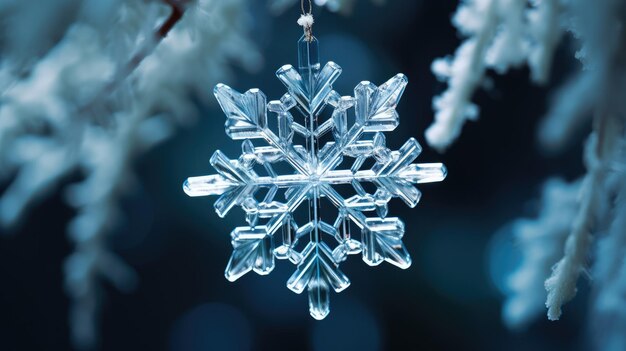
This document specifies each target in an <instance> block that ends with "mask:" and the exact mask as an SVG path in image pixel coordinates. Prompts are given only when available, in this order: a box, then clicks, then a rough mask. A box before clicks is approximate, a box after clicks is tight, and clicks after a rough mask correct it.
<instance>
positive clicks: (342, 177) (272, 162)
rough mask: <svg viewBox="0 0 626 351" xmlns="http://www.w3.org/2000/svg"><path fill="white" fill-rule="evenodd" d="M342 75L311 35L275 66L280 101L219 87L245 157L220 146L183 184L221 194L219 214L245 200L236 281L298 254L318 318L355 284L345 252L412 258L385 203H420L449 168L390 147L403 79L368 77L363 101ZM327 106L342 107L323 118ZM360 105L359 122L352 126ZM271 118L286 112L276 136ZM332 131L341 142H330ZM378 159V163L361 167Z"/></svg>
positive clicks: (297, 284)
mask: <svg viewBox="0 0 626 351" xmlns="http://www.w3.org/2000/svg"><path fill="white" fill-rule="evenodd" d="M340 74H341V68H340V67H339V66H338V65H337V64H335V63H334V62H328V63H326V65H324V67H321V65H320V63H319V43H318V41H317V39H315V38H313V40H312V41H307V40H306V38H304V37H303V38H301V39H300V40H299V41H298V69H297V70H296V69H295V68H294V67H292V66H290V65H286V66H283V67H281V68H280V69H279V70H278V71H277V72H276V76H277V77H278V79H279V80H280V81H281V82H282V83H283V84H284V85H285V87H286V88H287V93H286V94H284V95H283V96H282V97H281V98H280V99H279V100H274V101H270V102H267V99H266V97H265V95H264V94H263V93H262V92H261V91H260V90H258V89H251V90H248V91H247V92H245V93H243V94H242V93H239V92H237V91H235V90H233V89H232V88H230V87H228V86H226V85H224V84H218V85H217V86H216V87H215V97H216V98H217V100H218V102H219V104H220V106H221V107H222V110H223V111H224V113H225V114H226V124H225V128H226V134H227V135H228V136H230V137H231V138H232V139H233V140H243V142H242V146H241V148H242V152H241V155H240V156H239V158H237V159H229V158H228V157H227V156H226V155H224V154H223V153H222V152H221V151H219V150H218V151H216V152H215V153H214V154H213V157H211V165H212V166H213V168H215V170H216V171H217V173H218V174H215V175H208V176H200V177H190V178H188V179H187V180H186V181H185V183H184V185H183V189H184V191H185V192H186V193H187V194H188V195H189V196H207V195H220V197H219V198H218V200H217V201H216V202H215V205H214V206H215V210H216V212H217V214H218V215H219V216H220V217H223V216H225V215H226V214H227V213H228V212H229V211H230V210H231V209H232V208H233V207H235V206H238V207H241V208H242V209H243V211H244V212H245V214H246V221H247V223H248V225H246V226H242V227H237V228H235V230H233V232H232V233H231V237H232V245H233V254H232V256H231V258H230V261H229V262H228V266H227V267H226V272H225V275H226V278H227V279H228V280H230V281H234V280H236V279H238V278H239V277H241V276H242V275H244V274H246V273H247V272H249V271H251V270H253V271H255V272H257V273H258V274H268V273H270V272H271V271H272V269H273V268H274V259H283V260H289V261H291V262H292V263H294V264H296V265H297V269H296V271H295V272H294V273H293V275H292V276H291V278H289V281H288V282H287V287H289V289H291V290H293V291H294V292H296V293H302V292H303V291H304V290H305V289H306V290H307V291H308V296H309V311H310V314H311V316H313V317H314V318H315V319H323V318H324V317H326V315H328V313H329V312H330V300H329V299H330V290H331V289H332V290H334V291H336V292H339V291H342V290H344V289H345V288H347V287H348V286H349V285H350V280H349V279H348V277H347V276H346V275H345V274H344V273H343V272H341V270H340V269H339V264H340V263H341V262H342V261H344V260H345V259H346V258H347V256H349V255H356V254H361V255H362V258H363V261H365V263H367V264H369V265H378V264H380V263H382V262H383V261H387V262H389V263H391V264H393V265H396V266H398V267H400V268H403V269H404V268H408V267H409V266H410V265H411V258H410V256H409V253H408V252H407V250H406V248H405V247H404V244H403V243H402V237H403V235H404V223H403V222H402V221H401V220H400V219H399V218H395V217H387V214H388V207H387V204H388V202H389V201H390V200H391V199H392V198H400V199H401V200H403V201H404V202H405V203H406V204H407V205H408V206H410V207H414V206H415V205H416V204H417V203H418V202H419V200H420V196H421V194H420V192H419V191H418V190H417V189H416V188H415V186H414V184H418V183H429V182H438V181H442V180H443V179H444V178H445V177H446V169H445V167H444V166H443V164H441V163H427V164H419V163H412V162H413V161H414V160H415V159H416V158H417V156H418V155H419V154H420V152H421V147H420V145H419V143H418V142H417V141H416V140H415V139H413V138H411V139H409V140H408V141H407V142H405V144H404V145H403V146H402V147H401V148H400V149H399V150H397V151H393V150H390V149H389V148H387V147H386V141H385V135H384V134H383V132H389V131H393V130H394V129H395V128H396V127H397V126H398V124H399V116H398V113H397V112H396V106H397V105H398V102H399V100H400V97H401V96H402V93H403V92H404V88H405V86H406V84H407V78H406V77H405V76H404V75H403V74H398V75H396V76H394V77H392V78H391V79H389V80H388V81H387V82H385V83H383V84H382V85H380V86H376V85H374V84H373V83H370V82H367V81H365V82H361V83H360V84H359V85H357V87H356V88H355V89H354V96H341V95H339V94H338V93H337V92H336V91H334V90H333V88H332V84H333V82H334V81H335V80H336V79H337V78H338V77H339V75H340ZM294 108H295V109H294ZM325 108H329V109H332V114H331V115H330V117H329V118H327V120H321V119H322V115H321V112H322V111H323V110H324V109H325ZM351 111H354V116H355V117H354V123H352V125H349V123H348V121H349V118H348V114H349V113H351ZM294 112H295V116H294ZM268 118H276V123H272V125H276V126H277V127H276V131H273V130H271V129H270V128H269V124H268ZM328 133H331V135H332V139H333V140H332V141H327V142H323V141H322V140H325V139H322V138H323V137H324V136H325V135H326V134H328ZM253 140H255V143H256V144H257V145H255V143H253ZM298 140H299V141H298ZM321 144H323V145H321ZM344 158H348V159H349V160H350V159H351V160H353V161H352V162H351V166H350V168H349V169H337V167H338V166H339V165H340V164H342V162H343V161H344ZM368 159H373V160H374V161H375V163H374V165H373V166H372V167H371V168H369V169H363V165H364V164H365V162H366V161H367V160H368ZM278 164H286V165H288V169H289V171H287V172H282V174H279V173H278V172H276V171H275V169H274V168H275V166H277V165H278ZM284 168H285V167H283V169H284ZM365 183H371V184H373V185H374V186H375V188H376V190H375V191H374V193H368V192H367V191H366V190H365V187H364V186H363V184H365ZM341 185H347V186H349V189H352V195H349V196H344V195H343V193H340V192H339V190H338V189H337V187H338V186H341ZM344 189H345V188H344ZM278 194H281V195H280V196H279V195H278ZM322 201H324V202H330V203H331V204H332V205H333V206H334V207H335V208H336V216H334V217H333V218H322V215H321V211H320V208H321V207H322ZM298 210H301V211H302V210H303V211H304V217H305V218H306V220H305V221H304V223H298V221H297V220H296V218H300V221H301V222H302V220H301V217H302V216H301V217H298V216H297V215H296V214H297V211H298ZM326 212H327V211H326ZM326 212H325V213H326ZM365 213H372V214H375V215H374V216H371V215H370V216H366V215H365ZM353 231H354V232H355V233H357V236H356V237H354V236H353V235H352V233H353ZM358 234H360V235H358ZM299 244H300V245H299Z"/></svg>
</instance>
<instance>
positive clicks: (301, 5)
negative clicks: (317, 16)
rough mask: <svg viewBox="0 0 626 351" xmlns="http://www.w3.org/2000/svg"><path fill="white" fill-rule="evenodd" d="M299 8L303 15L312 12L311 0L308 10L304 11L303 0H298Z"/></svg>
mask: <svg viewBox="0 0 626 351" xmlns="http://www.w3.org/2000/svg"><path fill="white" fill-rule="evenodd" d="M300 9H301V10H302V14H303V15H306V14H309V15H310V14H311V13H312V12H313V5H312V4H311V0H309V12H305V11H304V0H301V1H300Z"/></svg>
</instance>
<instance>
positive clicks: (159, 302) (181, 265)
mask: <svg viewBox="0 0 626 351" xmlns="http://www.w3.org/2000/svg"><path fill="white" fill-rule="evenodd" d="M457 5H458V2H457V1H398V0H396V1H393V0H389V1H387V2H386V3H385V4H382V5H378V4H373V3H371V2H369V1H359V2H357V4H356V6H355V7H354V9H353V11H352V13H351V14H349V15H347V16H346V15H341V14H337V13H332V12H329V11H326V10H323V9H321V8H315V11H314V15H315V21H316V24H315V26H314V32H315V35H316V37H317V38H318V39H319V41H320V50H321V60H322V62H325V61H330V60H332V61H334V62H336V63H338V64H339V65H340V66H341V67H342V68H343V74H342V75H341V77H340V78H339V79H338V81H337V83H336V84H335V85H334V88H335V89H336V90H337V91H339V92H340V93H342V94H349V93H350V92H351V91H352V89H353V87H354V86H355V85H356V84H357V83H358V82H360V81H362V80H369V81H372V82H374V83H375V84H381V83H382V82H384V81H386V80H387V79H388V78H390V77H392V76H393V75H395V74H396V73H399V72H402V73H404V74H405V75H407V76H408V78H409V85H408V86H407V89H406V91H405V93H404V96H403V98H402V100H401V103H400V105H399V107H398V112H399V113H400V120H401V125H400V127H399V128H398V129H396V130H395V131H394V132H393V133H388V134H387V144H388V146H389V147H390V148H392V149H397V148H398V147H400V146H401V145H402V144H403V143H404V141H405V140H406V139H408V138H410V137H415V138H416V139H417V140H418V141H419V142H420V143H421V144H422V145H423V146H424V152H423V153H422V155H421V156H420V158H419V160H418V161H419V162H443V163H445V165H446V166H447V168H448V171H449V174H448V177H447V179H446V180H445V181H444V182H442V183H434V184H426V185H423V186H421V187H420V190H421V191H422V193H423V197H422V202H421V203H420V204H418V206H417V207H416V208H414V209H409V208H407V207H406V206H405V204H404V203H402V202H401V201H399V200H397V199H396V200H393V201H392V202H391V203H390V209H389V210H390V214H392V215H394V216H398V217H400V218H402V219H403V220H404V222H405V225H406V234H405V237H404V242H405V244H406V246H407V249H408V250H409V252H410V253H411V255H412V258H413V265H412V266H411V267H410V268H409V269H407V270H400V269H397V268H395V267H393V266H391V265H389V264H382V265H380V266H377V267H369V266H367V265H365V264H364V263H363V262H362V261H361V260H360V259H359V257H350V258H349V259H348V260H347V261H346V262H345V263H344V264H343V265H342V270H343V271H344V272H345V273H346V274H347V275H348V276H349V277H350V279H351V281H352V284H351V286H350V287H349V288H348V289H347V290H345V291H344V292H342V293H340V294H333V296H331V313H330V315H329V316H328V317H327V318H326V319H325V320H323V321H315V320H313V319H312V318H311V317H310V316H309V314H308V311H307V310H308V309H307V297H306V294H303V295H296V294H294V293H293V292H291V291H290V290H289V289H287V288H286V286H285V282H286V281H287V279H288V278H289V276H290V275H291V273H292V271H293V269H294V267H293V265H291V264H289V263H287V262H284V261H277V266H276V269H275V270H274V271H273V272H272V274H271V275H269V276H259V275H256V274H248V275H246V276H244V277H242V278H241V279H239V280H238V281H237V282H235V283H229V282H228V281H227V280H226V279H225V278H224V275H223V271H224V268H225V266H226V263H227V261H228V258H229V256H230V254H231V244H230V236H229V233H230V231H231V230H232V228H234V227H236V226H237V225H241V224H242V223H243V221H244V214H243V212H242V211H240V210H236V211H233V212H231V213H229V215H228V216H227V217H226V218H224V219H220V218H219V217H218V216H217V215H216V214H215V212H214V210H213V207H212V205H213V202H214V201H215V198H190V197H188V196H186V195H185V193H184V192H183V191H182V189H181V185H182V182H183V180H184V179H185V178H186V177H188V176H196V175H204V174H211V173H214V171H213V169H212V168H211V167H210V165H209V158H210V156H211V155H212V153H213V151H214V150H216V149H218V148H219V149H221V150H222V151H224V153H225V154H226V155H227V156H229V157H230V158H235V157H237V156H238V155H239V152H240V145H239V143H236V142H232V141H231V140H230V139H229V138H228V137H227V136H226V134H225V133H224V129H223V123H224V116H223V113H222V112H221V110H220V109H219V107H218V106H217V104H216V103H215V101H214V100H213V99H212V97H210V100H212V103H210V104H208V105H204V104H203V105H202V106H201V108H202V111H201V113H200V115H199V116H200V117H199V118H198V119H197V122H196V123H195V125H193V126H192V127H186V128H182V129H180V130H179V131H178V133H177V134H175V135H174V136H173V137H172V138H170V139H168V140H167V141H165V142H163V143H162V144H160V145H158V146H157V147H155V148H153V149H152V150H150V151H149V152H148V153H146V154H144V155H142V156H141V157H140V158H139V159H138V160H137V162H136V163H135V165H134V169H135V171H136V173H137V175H138V178H139V179H140V180H141V181H140V182H137V183H133V187H132V189H130V190H129V191H128V192H127V193H126V194H125V195H124V196H123V197H122V200H121V207H122V209H123V212H124V214H125V215H124V218H123V219H122V220H121V221H120V223H118V224H116V226H115V228H114V230H113V233H112V234H111V235H110V236H109V239H110V246H111V247H112V250H113V251H114V252H116V253H117V254H118V255H119V256H120V257H121V258H122V259H123V260H124V261H125V262H127V263H128V264H129V265H130V266H131V267H133V268H134V269H135V270H136V271H137V273H138V276H139V284H138V286H137V288H136V289H135V290H134V291H132V292H130V293H121V292H119V291H117V290H116V289H114V288H113V287H112V286H108V285H107V284H106V283H103V284H104V285H103V289H102V294H101V298H102V301H103V302H102V303H103V305H102V316H101V321H100V333H101V341H100V346H99V349H102V350H172V351H183V350H283V349H285V350H287V349H297V350H352V349H354V350H357V349H358V350H386V349H394V350H395V349H402V350H439V349H448V350H459V349H462V350H503V349H506V350H530V349H532V350H561V349H563V350H583V349H586V345H587V344H586V336H585V329H584V325H583V322H582V321H583V320H584V319H585V315H586V310H585V308H586V307H585V304H584V300H585V299H584V298H577V299H575V300H574V301H572V302H571V303H569V304H568V305H567V307H566V308H567V313H566V315H565V316H564V318H562V320H561V321H559V322H548V321H547V320H545V319H543V318H540V319H539V320H538V321H537V322H536V323H535V324H533V325H531V326H530V327H529V328H527V329H525V330H519V331H511V330H509V329H507V328H506V327H505V326H504V325H503V323H502V320H501V303H502V299H503V293H505V292H506V291H504V290H505V289H506V287H505V284H504V280H505V279H506V276H507V275H508V274H509V273H510V272H511V271H512V270H513V269H514V268H515V267H516V265H517V264H518V262H519V253H518V252H517V251H516V249H515V245H514V242H513V240H512V239H511V238H510V236H509V235H508V233H509V232H508V231H507V230H506V224H507V223H509V222H510V221H511V220H512V219H514V218H517V217H520V216H524V215H527V216H532V215H535V214H536V213H537V206H538V203H536V202H535V201H536V200H533V199H537V198H538V197H539V195H540V190H541V184H542V183H543V181H544V180H545V179H546V178H547V177H549V176H551V175H561V176H563V177H564V178H566V179H574V178H576V177H578V176H579V175H580V174H582V173H583V171H584V168H583V166H582V162H581V156H580V155H581V153H582V147H571V148H569V149H568V151H567V152H566V153H565V154H561V155H559V157H553V156H550V155H546V154H545V153H543V152H541V151H540V150H539V148H538V147H537V146H536V128H537V124H538V121H539V120H540V118H541V117H542V116H543V115H544V114H545V112H546V109H547V104H548V103H549V101H550V95H549V94H548V91H549V90H551V88H552V87H554V86H558V85H559V84H560V83H562V81H563V77H564V76H565V75H566V74H567V73H569V72H571V71H573V70H576V69H578V63H577V62H575V61H574V60H573V59H572V58H571V54H570V53H571V47H569V44H568V43H565V44H564V45H562V47H560V48H559V49H558V52H557V55H556V57H557V58H556V64H555V65H554V70H553V72H552V79H551V83H550V84H549V85H548V86H546V87H536V86H534V85H532V84H530V83H529V80H528V74H529V72H528V70H527V69H525V68H524V69H519V70H514V71H512V72H510V73H509V74H507V75H505V76H496V75H490V78H491V80H490V85H491V89H489V90H488V91H487V92H485V91H482V90H481V91H480V92H478V93H477V95H476V96H475V98H474V99H475V101H476V102H477V104H478V105H479V106H481V114H480V119H479V120H478V121H477V122H470V123H468V124H467V125H466V126H465V127H464V131H463V135H462V137H461V138H460V139H459V141H458V142H456V144H455V145H453V146H452V147H451V148H450V149H449V150H448V151H447V152H446V153H445V154H438V153H437V152H435V151H433V150H431V149H429V148H428V147H427V146H426V145H425V142H424V138H423V131H424V130H425V129H426V127H427V126H428V125H429V124H430V123H431V122H432V116H433V113H432V109H431V99H432V97H433V96H434V95H436V94H438V93H440V92H441V91H442V90H443V89H444V88H445V86H444V85H443V84H442V83H440V82H438V81H437V80H436V79H435V78H434V76H433V75H432V74H431V71H430V65H431V62H432V61H433V60H434V59H435V58H437V57H442V56H445V55H448V54H451V53H453V52H454V50H455V49H456V47H457V46H458V45H459V42H460V39H459V37H458V35H457V32H456V30H455V29H454V28H453V27H452V25H451V24H450V16H451V14H452V13H453V12H454V10H455V8H456V6H457ZM250 13H251V15H252V21H253V22H252V23H253V29H252V31H251V38H252V40H253V42H254V43H255V44H256V46H257V48H258V49H259V51H260V53H261V55H262V57H263V64H262V66H260V67H259V69H258V70H256V71H253V72H250V71H249V70H244V69H242V68H241V67H238V66H233V67H232V70H233V72H234V74H233V75H232V77H230V78H229V79H228V81H224V83H226V84H228V85H230V86H231V87H233V88H235V89H237V90H239V91H245V90H247V89H249V88H253V87H258V88H260V89H261V90H263V92H265V94H266V95H267V96H268V98H269V99H278V98H279V97H280V96H281V95H282V94H283V93H284V90H283V85H282V84H281V83H280V82H279V81H278V80H277V79H276V78H275V76H274V72H275V71H276V69H277V68H279V67H280V66H282V65H283V64H287V63H290V64H296V41H297V40H298V38H299V37H300V36H301V34H302V29H301V28H300V27H299V26H297V25H296V23H295V21H296V19H297V18H298V16H299V14H300V10H299V7H298V6H293V7H291V8H289V9H287V10H286V11H285V12H284V13H282V14H280V15H275V14H273V13H270V11H269V10H268V6H267V4H266V3H265V2H261V1H259V2H256V1H255V2H254V3H253V4H252V5H251V8H250ZM205 92H206V94H207V95H211V94H212V87H211V86H207V87H206V89H205ZM581 135H582V134H581ZM75 177H76V178H79V177H80V175H75ZM73 216H74V210H73V209H72V208H70V207H68V206H67V205H66V204H65V203H64V201H63V198H62V196H61V194H54V195H53V196H50V197H48V198H47V199H45V200H44V201H42V202H41V203H40V204H38V205H37V206H35V207H34V208H33V209H32V212H31V213H30V215H29V217H28V218H27V219H26V220H25V221H24V223H23V224H22V226H21V227H20V228H19V229H17V230H15V231H14V232H13V233H11V235H7V236H3V237H1V238H0V277H1V279H2V286H1V287H0V311H1V313H0V349H2V350H66V349H70V348H71V346H70V341H69V337H68V335H69V330H68V328H69V325H68V312H67V311H68V303H69V302H68V298H67V296H66V295H65V293H64V287H63V269H62V267H63V261H64V259H65V258H66V257H67V256H68V255H69V254H70V253H71V251H72V249H73V248H72V244H71V243H70V242H69V241H68V240H67V239H66V235H65V230H66V226H67V223H68V221H69V220H70V219H71V218H72V217H73ZM494 234H495V235H494ZM584 285H585V284H581V288H582V289H581V291H580V292H579V294H581V295H583V296H584V295H585V294H587V292H586V290H585V287H584Z"/></svg>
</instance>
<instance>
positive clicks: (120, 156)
mask: <svg viewBox="0 0 626 351" xmlns="http://www.w3.org/2000/svg"><path fill="white" fill-rule="evenodd" d="M246 5H247V4H246V1H245V0H234V1H233V0H215V1H204V0H197V1H187V0H162V1H161V0H159V1H121V2H115V7H112V5H109V3H108V2H101V3H100V2H98V3H94V2H85V3H84V5H83V8H81V10H80V11H78V13H79V15H78V16H77V17H76V18H69V19H68V20H69V23H68V24H66V25H62V27H65V28H67V29H66V32H65V35H63V36H62V38H61V39H60V40H59V41H58V43H56V44H54V45H52V46H51V47H50V48H47V47H46V48H45V50H41V52H42V56H41V57H40V59H39V60H38V61H35V62H31V61H25V60H22V59H21V58H20V57H19V56H16V55H6V57H5V59H4V61H2V75H0V77H2V78H3V79H2V81H1V82H0V84H1V85H2V86H3V87H4V88H5V90H4V92H3V98H2V100H3V101H2V105H1V106H0V165H1V166H2V167H0V170H2V174H0V176H4V177H6V178H5V179H8V180H9V181H10V183H9V186H8V188H7V190H6V191H5V192H4V193H3V194H2V196H1V197H0V224H2V225H3V226H5V227H7V226H11V225H15V224H17V222H18V221H19V220H20V219H21V218H23V217H24V216H25V215H26V214H27V213H26V210H27V207H28V206H30V205H32V204H33V203H34V202H36V200H38V199H39V198H41V197H43V196H45V195H46V194H47V193H50V192H52V191H53V190H54V188H55V187H56V186H57V185H59V184H62V183H63V182H64V179H65V176H66V175H67V174H70V173H73V172H77V171H79V172H80V173H81V174H83V175H84V180H83V181H81V182H80V183H78V184H74V185H71V186H69V187H67V188H66V194H67V197H66V198H67V202H68V203H69V204H70V205H72V206H73V207H75V208H76V211H77V215H76V217H75V218H74V219H73V220H72V222H71V223H70V225H69V226H68V234H69V238H70V240H71V241H72V242H73V243H75V245H76V248H75V249H76V251H75V252H74V253H73V254H72V255H70V257H68V259H67V261H66V265H65V273H66V288H67V291H68V294H69V295H70V297H71V311H70V326H71V329H72V334H73V335H72V339H73V342H74V344H75V345H76V346H77V347H79V348H91V347H93V346H94V345H95V344H96V342H97V337H98V335H97V334H98V333H97V320H98V310H99V306H100V299H101V296H100V295H101V293H100V279H101V278H105V279H107V280H109V281H110V282H111V283H112V284H113V285H114V286H116V287H117V288H119V289H120V290H122V291H128V290H129V289H131V288H132V287H133V286H134V285H135V284H136V281H137V277H136V274H135V273H134V272H133V271H132V269H130V267H128V266H127V265H126V264H124V263H123V261H122V260H121V259H120V258H118V257H117V256H116V255H115V254H114V253H113V252H111V251H110V250H109V249H108V248H107V238H108V234H109V233H110V232H111V230H112V229H113V227H114V225H115V223H116V219H117V218H118V217H119V216H120V214H119V213H118V212H119V209H118V205H117V201H118V198H119V197H120V196H121V195H122V194H123V192H124V190H125V189H126V188H128V184H129V183H130V181H131V180H132V172H131V171H130V168H131V165H132V161H133V159H134V158H135V157H136V156H137V155H139V154H141V153H142V152H145V151H146V150H148V149H149V148H150V147H152V146H154V145H155V144H157V143H159V142H160V141H162V140H164V139H165V138H167V137H168V136H169V135H171V133H172V132H173V129H174V126H175V124H178V123H187V122H188V121H189V120H190V117H191V116H193V113H194V106H195V103H194V102H193V101H192V99H190V92H191V93H193V92H196V91H200V90H204V89H205V88H206V87H207V86H211V85H213V84H215V83H216V81H217V80H218V79H222V78H223V77H224V75H225V74H228V72H229V69H228V63H229V62H233V61H236V62H240V63H241V64H242V65H243V66H244V67H247V68H254V66H256V65H258V63H259V62H260V56H259V54H258V53H257V52H256V51H255V49H254V45H252V44H251V43H250V42H249V40H248V38H247V37H246V36H245V33H246V31H247V23H248V21H247V16H248V14H247V7H246ZM93 6H96V7H97V8H96V9H94V8H91V7H93ZM98 6H100V7H98ZM15 11H17V10H15ZM183 12H184V15H183ZM101 13H103V14H104V15H100V14H101ZM11 14H12V15H15V14H16V13H14V12H12V13H11ZM17 14H19V11H18V13H17ZM0 15H5V14H4V13H0ZM155 28H156V29H155ZM45 34H47V33H40V35H42V36H45ZM24 72H26V73H24ZM203 95H204V94H203Z"/></svg>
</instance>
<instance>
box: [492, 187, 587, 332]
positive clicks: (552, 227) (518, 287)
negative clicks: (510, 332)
mask: <svg viewBox="0 0 626 351" xmlns="http://www.w3.org/2000/svg"><path fill="white" fill-rule="evenodd" d="M580 184H581V182H580V181H576V182H573V183H566V182H565V181H563V180H561V179H550V180H548V181H547V182H546V183H545V185H544V187H543V192H542V198H541V206H540V208H539V216H538V217H537V218H536V219H519V220H517V221H516V222H514V223H513V234H514V237H515V241H516V244H517V245H519V247H520V250H521V251H522V253H523V260H522V264H521V266H520V267H519V268H518V269H517V270H516V271H515V272H514V273H513V274H512V275H511V276H510V277H509V280H508V285H509V288H510V289H511V293H510V295H509V296H508V298H507V300H506V302H505V305H504V310H503V317H504V321H505V322H506V323H507V324H508V325H509V326H510V327H514V328H519V327H523V326H525V325H527V324H528V323H529V322H531V321H532V320H533V319H534V318H535V317H536V316H537V315H539V314H541V313H543V311H544V304H545V299H546V296H545V290H544V282H545V280H546V279H547V278H548V276H549V275H550V272H551V268H552V266H553V265H554V263H555V262H557V261H558V260H559V259H560V258H561V257H562V256H563V246H564V244H565V240H566V238H567V235H568V234H569V231H570V228H571V223H572V221H573V219H574V218H575V216H576V214H577V209H578V204H577V201H576V200H577V199H578V194H579V192H580Z"/></svg>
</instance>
